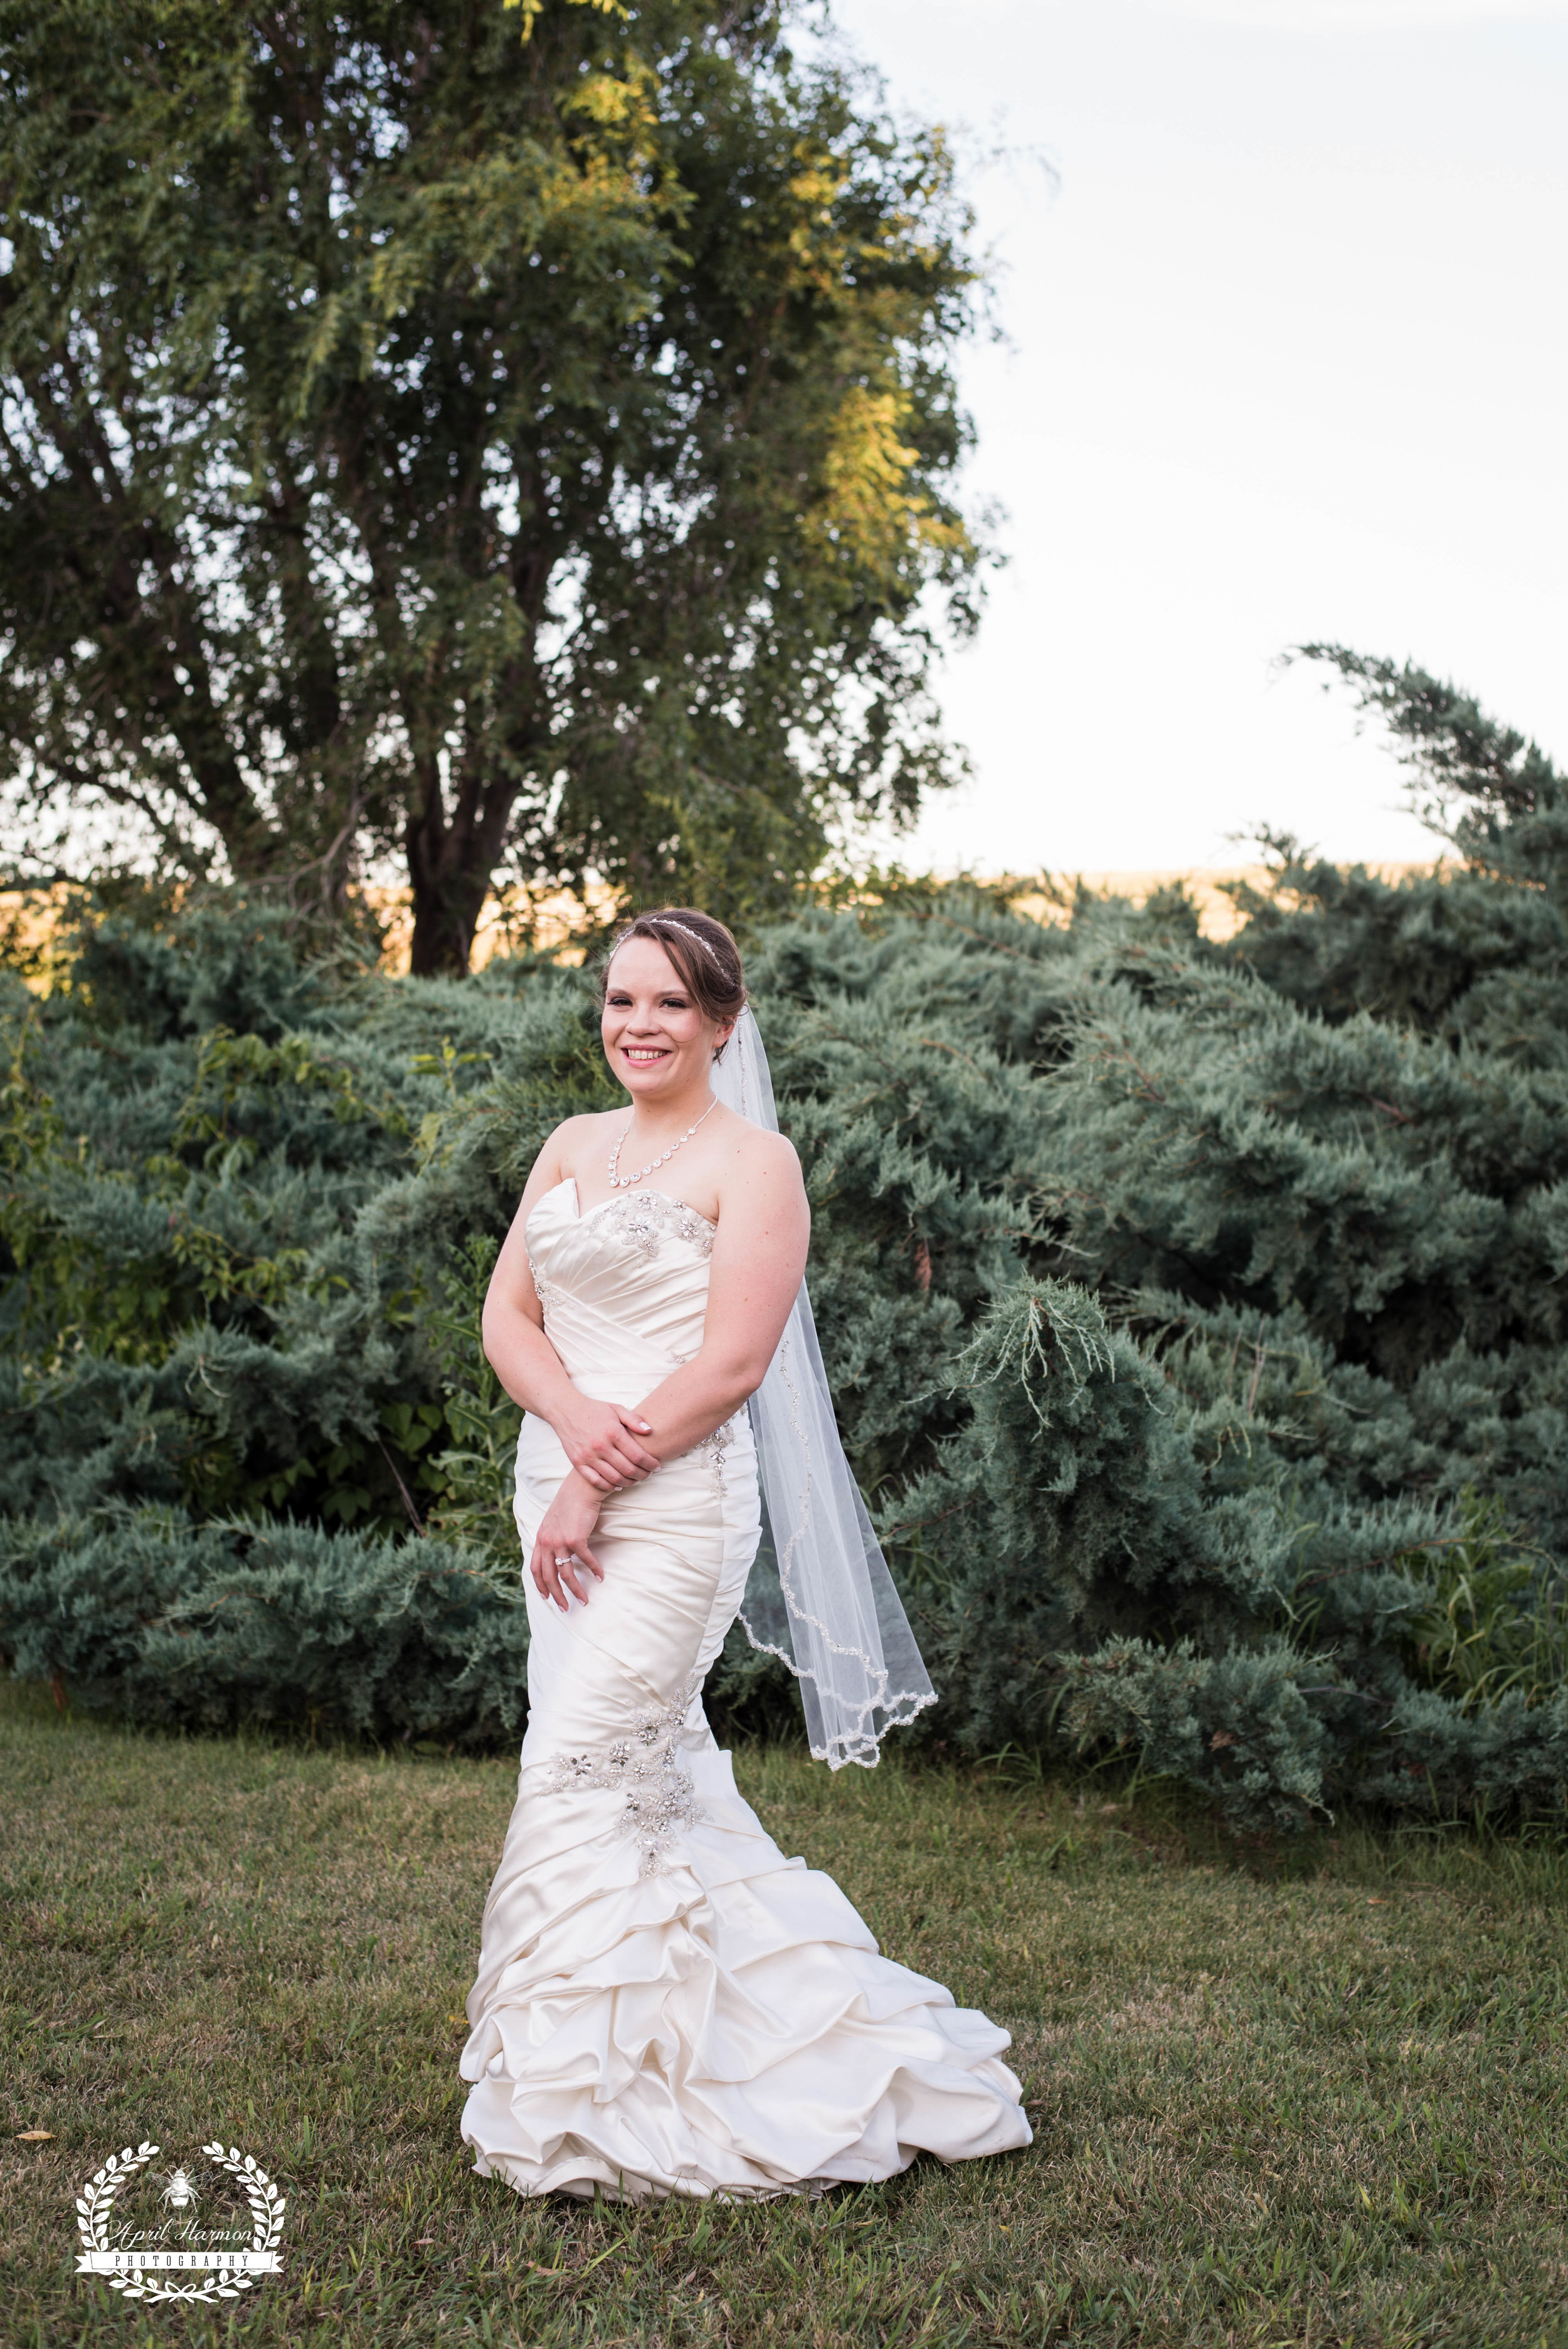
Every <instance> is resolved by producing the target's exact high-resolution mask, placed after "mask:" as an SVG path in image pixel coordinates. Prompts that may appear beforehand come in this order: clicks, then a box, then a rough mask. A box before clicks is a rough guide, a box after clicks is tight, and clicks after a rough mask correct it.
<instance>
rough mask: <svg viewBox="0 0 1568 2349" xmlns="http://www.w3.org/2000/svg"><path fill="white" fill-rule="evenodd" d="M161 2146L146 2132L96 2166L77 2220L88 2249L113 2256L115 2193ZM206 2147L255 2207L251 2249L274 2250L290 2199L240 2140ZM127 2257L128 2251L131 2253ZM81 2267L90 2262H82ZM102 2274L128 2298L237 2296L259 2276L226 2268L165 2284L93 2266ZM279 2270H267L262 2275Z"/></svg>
mask: <svg viewBox="0 0 1568 2349" xmlns="http://www.w3.org/2000/svg"><path fill="white" fill-rule="evenodd" d="M159 2150H160V2148H159V2147H157V2146H156V2145H154V2144H152V2143H151V2141H150V2139H149V2138H146V2137H144V2138H143V2139H142V2141H141V2143H140V2144H139V2146H135V2147H132V2146H129V2145H128V2146H127V2147H125V2148H124V2150H123V2151H122V2152H120V2153H111V2154H110V2156H109V2158H108V2160H107V2161H106V2162H105V2163H104V2164H103V2166H102V2167H101V2168H98V2169H95V2170H94V2172H93V2174H92V2177H91V2178H89V2179H88V2184H87V2187H86V2189H85V2190H84V2191H83V2192H82V2193H80V2194H78V2195H77V2227H78V2229H79V2230H80V2233H81V2239H82V2241H83V2243H84V2244H85V2245H86V2247H87V2250H88V2252H89V2254H90V2253H92V2252H97V2253H98V2254H99V2255H100V2256H101V2257H103V2258H105V2259H108V2258H111V2257H113V2256H114V2255H115V2254H114V2247H113V2246H112V2245H111V2243H110V2242H109V2240H108V2222H109V2213H110V2212H111V2211H112V2209H114V2201H115V2197H116V2195H117V2194H118V2193H119V2190H120V2189H121V2187H123V2186H126V2185H128V2184H129V2181H130V2180H131V2178H134V2177H135V2175H136V2173H137V2171H138V2170H139V2169H145V2168H146V2167H147V2165H148V2163H149V2162H150V2160H151V2159H152V2157H153V2155H154V2154H155V2153H157V2152H158V2151H159ZM201 2150H202V2152H203V2153H204V2154H206V2155H208V2156H209V2158H211V2160H213V2161H215V2162H216V2163H217V2165H218V2167H219V2168H221V2169H226V2170H227V2171H228V2173H229V2175H230V2177H231V2178H236V2179H237V2180H238V2181H239V2184H240V2185H241V2187H242V2189H243V2190H244V2195H245V2199H246V2200H247V2201H248V2202H249V2204H250V2206H251V2224H252V2237H251V2243H250V2250H251V2251H252V2253H255V2252H263V2251H264V2252H275V2251H276V2250H277V2245H278V2238H279V2237H280V2236H281V2235H282V2233H283V2230H284V2211H285V2210H286V2209H287V2208H288V2204H287V2202H286V2201H285V2200H284V2197H283V2196H282V2195H281V2194H280V2193H279V2192H278V2189H277V2188H276V2186H275V2185H274V2184H273V2180H272V2179H271V2178H269V2177H268V2176H267V2173H266V2171H265V2170H264V2169H263V2168H261V2167H260V2166H259V2164H258V2163H257V2161H256V2159H255V2158H254V2156H253V2155H252V2154H249V2153H242V2152H241V2151H240V2148H239V2147H238V2146H237V2145H231V2146H228V2147H225V2146H224V2145H223V2143H222V2140H221V2139H220V2138H214V2139H213V2141H212V2143H211V2145H204V2146H203V2147H202V2148H201ZM127 2256H129V2255H127ZM82 2264H83V2266H86V2265H87V2262H86V2261H83V2262H82ZM94 2272H96V2273H100V2274H102V2275H103V2279H104V2282H106V2283H107V2284H108V2288H109V2290H110V2291H111V2292H123V2293H124V2295H125V2297H126V2299H127V2300H147V2301H159V2300H204V2301H206V2302H209V2303H211V2302H214V2301H219V2300H238V2299H239V2298H240V2296H241V2294H242V2293H243V2292H250V2291H251V2290H253V2287H254V2286H255V2284H256V2282H258V2281H259V2278H258V2277H257V2276H255V2275H252V2274H249V2273H247V2271H245V2270H244V2269H242V2268H233V2269H222V2270H220V2271H217V2272H216V2273H214V2274H213V2275H212V2276H211V2279H210V2280H209V2281H207V2282H192V2283H188V2284H178V2283H164V2282H158V2281H155V2280H154V2279H155V2276H156V2274H157V2272H158V2271H153V2273H152V2274H146V2273H140V2272H138V2271H136V2270H135V2269H127V2270H112V2269H111V2270H108V2271H104V2270H101V2269H100V2270H95V2271H94ZM271 2272H275V2271H273V2270H270V2269H263V2271H262V2273H263V2274H266V2273H271Z"/></svg>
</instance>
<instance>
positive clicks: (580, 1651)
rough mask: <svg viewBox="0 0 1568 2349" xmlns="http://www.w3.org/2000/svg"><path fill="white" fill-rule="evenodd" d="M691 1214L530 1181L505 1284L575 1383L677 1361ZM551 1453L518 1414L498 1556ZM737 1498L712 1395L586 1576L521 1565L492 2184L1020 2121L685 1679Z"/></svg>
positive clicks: (635, 2174)
mask: <svg viewBox="0 0 1568 2349" xmlns="http://www.w3.org/2000/svg"><path fill="white" fill-rule="evenodd" d="M713 1235H714V1226H712V1225H711V1224H710V1223H708V1222H707V1220H706V1219H705V1218H704V1217H703V1216H699V1215H696V1213H694V1211H693V1210H692V1209H691V1208H689V1207H687V1206H684V1205H683V1204H682V1202H681V1201H680V1200H678V1199H675V1198H672V1197H670V1196H669V1195H667V1194H665V1193H664V1192H657V1191H638V1192H632V1193H627V1192H621V1193H618V1194H617V1195H616V1196H615V1197H614V1198H613V1199H611V1200H608V1201H606V1202H605V1204H604V1205H603V1206H601V1207H598V1208H596V1209H594V1210H593V1212H592V1213H590V1214H589V1215H586V1216H580V1215H579V1213H578V1209H577V1195H576V1188H575V1185H573V1183H571V1182H565V1183H562V1184H561V1185H558V1186H557V1188H556V1189H554V1190H553V1191H551V1192H549V1193H547V1194H546V1195H545V1196H544V1197H543V1198H542V1199H541V1200H540V1201H539V1202H538V1203H537V1205H536V1206H534V1208H533V1211H532V1213H531V1216H530V1217H529V1220H528V1226H527V1240H528V1247H529V1256H530V1262H531V1267H532V1270H533V1278H534V1285H535V1287H536V1288H537V1289H538V1291H539V1297H540V1302H541V1303H542V1306H543V1308H544V1319H545V1328H546V1330H547V1331H548V1333H549V1336H550V1340H551V1343H552V1345H553V1346H554V1348H555V1350H556V1351H557V1353H558V1354H559V1355H560V1357H561V1359H562V1362H563V1363H564V1364H565V1366H566V1370H567V1372H568V1374H569V1375H570V1377H571V1379H572V1381H573V1384H574V1385H575V1386H577V1387H578V1388H580V1389H581V1391H582V1392H583V1393H584V1394H589V1395H593V1396H596V1397H598V1398H600V1399H601V1400H603V1401H604V1402H617V1403H627V1404H634V1403H637V1402H641V1401H642V1399H643V1398H644V1396H645V1395H646V1394H647V1393H648V1392H650V1391H651V1389H653V1388H654V1387H655V1386H656V1385H657V1384H658V1383H659V1381H661V1380H662V1379H664V1378H665V1377H667V1376H668V1375H669V1373H670V1371H673V1370H675V1369H676V1367H677V1365H679V1364H680V1363H682V1362H687V1361H691V1360H692V1358H693V1357H694V1356H695V1354H696V1351H697V1350H698V1348H699V1347H700V1345H701V1344H702V1337H703V1316H704V1312H705V1309H706V1307H707V1276H708V1259H709V1257H710V1255H711V1253H712V1247H713ZM567 1465H568V1464H567V1461H566V1456H565V1454H564V1453H563V1452H562V1448H561V1445H560V1444H559V1442H558V1441H557V1439H556V1436H555V1434H554V1432H553V1430H552V1428H551V1426H550V1425H549V1423H548V1422H547V1421H545V1420H542V1419H537V1418H535V1417H533V1416H532V1415H531V1414H530V1415H529V1416H528V1417H526V1418H525V1419H524V1421H523V1423H522V1433H521V1440H520V1443H519V1445H518V1473H517V1523H518V1530H519V1532H520V1533H521V1537H522V1544H523V1555H524V1558H525V1560H526V1559H527V1557H529V1555H530V1554H531V1549H532V1546H533V1538H534V1535H535V1532H536V1530H537V1528H538V1526H539V1524H540V1521H541V1519H542V1516H543V1515H544V1512H545V1510H546V1508H547V1507H548V1506H549V1505H550V1502H551V1500H552V1497H553V1495H554V1494H555V1491H556V1488H557V1486H558V1485H559V1484H560V1482H561V1479H562V1476H564V1475H565V1474H566V1473H567ZM758 1522H759V1520H758V1492H757V1473H756V1464H755V1457H754V1454H753V1451H752V1444H751V1436H750V1431H749V1427H748V1420H747V1414H746V1413H745V1412H744V1411H741V1412H739V1413H737V1415H736V1417H735V1418H734V1419H733V1420H731V1421H730V1422H729V1423H728V1424H727V1426H724V1427H721V1428H720V1429H718V1431H717V1433H715V1434H713V1435H711V1436H709V1437H708V1438H707V1440H706V1442H704V1443H701V1444H696V1446H695V1447H694V1448H693V1449H692V1450H691V1451H690V1452H687V1453H686V1454H682V1456H681V1457H680V1458H678V1459H675V1460H670V1461H667V1462H666V1463H665V1464H664V1465H663V1466H662V1467H660V1468H659V1469H658V1470H657V1471H656V1472H655V1474H654V1475H652V1476H650V1477H648V1478H647V1479H646V1480H645V1482H644V1483H642V1484H640V1485H628V1486H626V1487H624V1489H623V1490H622V1491H621V1492H619V1493H616V1494H615V1495H613V1496H612V1497H611V1498H610V1499H609V1500H608V1501H606V1503H605V1505H604V1508H603V1513H602V1515H601V1516H600V1519H599V1527H598V1533H597V1536H596V1538H595V1541H594V1545H593V1547H594V1554H595V1556H596V1557H598V1559H599V1561H600V1563H601V1565H602V1566H603V1568H604V1579H603V1582H594V1581H593V1580H592V1579H591V1578H590V1579H589V1580H588V1585H587V1587H588V1589H589V1592H590V1599H589V1602H588V1604H587V1605H585V1606H580V1605H578V1604H576V1603H575V1602H573V1605H572V1608H571V1611H570V1612H569V1613H567V1614H564V1615H563V1614H562V1612H561V1611H560V1609H558V1608H556V1607H553V1606H552V1605H550V1604H549V1603H548V1602H547V1601H545V1600H544V1599H541V1597H540V1596H539V1593H538V1592H537V1590H536V1589H535V1588H534V1587H533V1583H532V1580H531V1578H529V1580H528V1608H529V1619H530V1623H531V1633H532V1641H531V1649H530V1653H529V1660H528V1702H529V1717H528V1731H527V1734H526V1736H525V1737H524V1739H523V1745H522V1760H521V1773H520V1777H519V1787H518V1797H517V1804H516V1807H515V1808H514V1810H513V1812H512V1815H511V1826H510V1827H509V1828H508V1830H507V1837H506V1843H505V1847H504V1848H503V1851H502V1854H501V1860H500V1868H499V1869H498V1870H497V1873H496V1878H495V1882H494V1885H493V1886H492V1888H491V1890H490V1899H489V1900H488V1901H487V1903H486V1905H485V1911H484V1921H483V1927H482V1931H481V1939H480V1967H479V1979H478V1981H477V1982H475V1984H474V1987H473V1990H472V1991H471V1992H470V1993H469V2000H468V2017H469V2023H471V2025H472V2031H471V2033H470V2035H469V2040H468V2044H467V2045H466V2046H465V2047H464V2049H463V2053H462V2056H461V2059H460V2064H459V2069H460V2071H461V2074H462V2076H463V2078H464V2079H465V2080H468V2081H470V2082H471V2083H472V2089H471V2093H470V2095H469V2099H468V2103H467V2105H466V2106H465V2108H464V2112H463V2121H462V2133H463V2137H464V2140H465V2141H466V2143H468V2144H469V2145H470V2146H472V2147H473V2148H474V2151H475V2154H476V2157H477V2158H476V2160H475V2162H474V2168H476V2169H477V2170H478V2171H479V2173H480V2176H481V2177H498V2178H505V2179H506V2180H507V2181H508V2183H509V2184H510V2185H511V2186H513V2187H515V2188H516V2189H517V2190H518V2192H519V2193H521V2194H546V2193H550V2192H552V2191H563V2192H566V2193H571V2194H583V2195H589V2194H592V2193H593V2189H595V2187H597V2188H599V2189H601V2190H602V2191H603V2193H605V2194H606V2195H608V2196H610V2197H611V2198H612V2199H614V2198H617V2197H619V2198H624V2199H628V2200H641V2199H645V2198H647V2197H652V2196H661V2195H666V2194H685V2195H720V2196H729V2197H742V2196H757V2195H773V2194H787V2193H801V2192H807V2193H810V2192H813V2191H816V2190H819V2189H820V2188H822V2187H823V2186H825V2185H828V2184H830V2183H832V2182H833V2181H836V2180H841V2179H851V2180H866V2179H871V2178H889V2177H892V2175H893V2174H894V2173H895V2172H897V2171H899V2170H901V2169H904V2168H907V2167H908V2166H909V2164H910V2162H911V2161H913V2158H914V2157H915V2155H916V2153H917V2152H919V2151H921V2150H922V2149H926V2150H929V2151H931V2152H933V2153H935V2154H938V2155H940V2156H941V2157H942V2158H943V2159H944V2160H946V2161H959V2160H965V2159H969V2158H973V2157H975V2156H976V2155H980V2154H991V2153H1000V2152H1003V2151H1005V2150H1006V2149H1007V2148H1009V2147H1015V2146H1022V2145H1026V2144H1027V2143H1028V2142H1029V2134H1030V2132H1029V2127H1028V2124H1027V2123H1026V2120H1025V2118H1024V2115H1023V2111H1022V2108H1021V2106H1020V2103H1019V2092H1018V2083H1017V2081H1016V2078H1015V2077H1014V2075H1013V2074H1012V2073H1011V2072H1010V2071H1009V2070H1008V2068H1007V2066H1006V2064H1004V2063H1002V2062H1001V2060H1000V2057H1001V2054H1002V2052H1003V2050H1004V2049H1005V2048H1006V2046H1007V2045H1008V2044H1009V2038H1008V2033H1006V2031H1002V2030H999V2029H998V2028H997V2027H996V2025H995V2023H990V2022H988V2021H987V2020H986V2018H985V2016H984V2015H983V2014H977V2013H973V2012H971V2011H970V2010H968V2009H965V2008H962V2007H955V2006H954V2002H953V2000H952V1997H951V1995H950V1993H949V1992H947V1991H945V1990H944V1989H943V1988H942V1987H941V1985H940V1984H939V1983H937V1982H927V1981H925V1980H924V1979H923V1977H922V1976H921V1975H919V1974H916V1973H912V1972H910V1971H909V1970H908V1969H907V1968H906V1967H903V1966H900V1965H895V1964H893V1963H892V1961H890V1960H888V1959H886V1958H884V1957H882V1956H881V1955H880V1953H879V1951H878V1950H877V1945H876V1942H875V1941H874V1940H873V1939H872V1935H871V1934H870V1932H868V1930H866V1927H865V1926H864V1924H862V1922H861V1919H860V1918H859V1917H858V1916H857V1915H856V1913H855V1911H854V1909H852V1908H851V1905H850V1903H849V1901H848V1900H847V1899H845V1898H844V1896H843V1894H842V1893H841V1891H840V1890H839V1889H838V1887H837V1885H836V1884H834V1883H833V1882H832V1881H831V1879H830V1878H828V1877H826V1876H822V1875H820V1874H819V1873H818V1872H817V1871H816V1870H815V1869H812V1868H808V1867H807V1866H806V1865H805V1863H804V1861H803V1860H799V1859H786V1858H785V1857H784V1856H783V1854H782V1853H781V1852H780V1851H779V1848H778V1847H777V1845H776V1844H774V1842H773V1841H772V1840H771V1838H770V1837H769V1836H768V1835H766V1834H765V1833H764V1831H763V1828H762V1826H761V1824H760V1822H759V1821H758V1817H757V1816H756V1814H755V1812H753V1811H752V1810H751V1809H750V1808H749V1806H748V1805H747V1804H746V1803H744V1802H743V1801H742V1800H741V1798H740V1795H738V1793H737V1791H736V1786H735V1781H734V1777H733V1775H732V1773H731V1769H730V1760H729V1756H728V1754H725V1753H722V1752H720V1750H719V1748H718V1747H717V1745H716V1744H715V1743H714V1739H713V1733H712V1732H711V1730H710V1729H709V1728H708V1725H707V1719H706V1717H705V1715H704V1713H703V1710H702V1702H701V1696H700V1691H701V1687H702V1682H703V1679H704V1676H705V1674H706V1673H707V1670H708V1668H709V1666H710V1665H711V1664H712V1662H713V1661H714V1659H715V1657H716V1656H717V1653H718V1651H719V1649H720V1648H721V1646H722V1645H723V1642H724V1636H725V1633H726V1632H727V1630H728V1629H729V1626H730V1623H731V1622H732V1620H733V1619H734V1617H735V1613H736V1610H737V1608H738V1605H739V1603H740V1599H741V1594H742V1592H743V1590H744V1588H745V1585H746V1578H747V1574H748V1569H749V1568H750V1565H751V1561H752V1556H753V1553H754V1551H755V1550H756V1547H757V1542H758Z"/></svg>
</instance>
